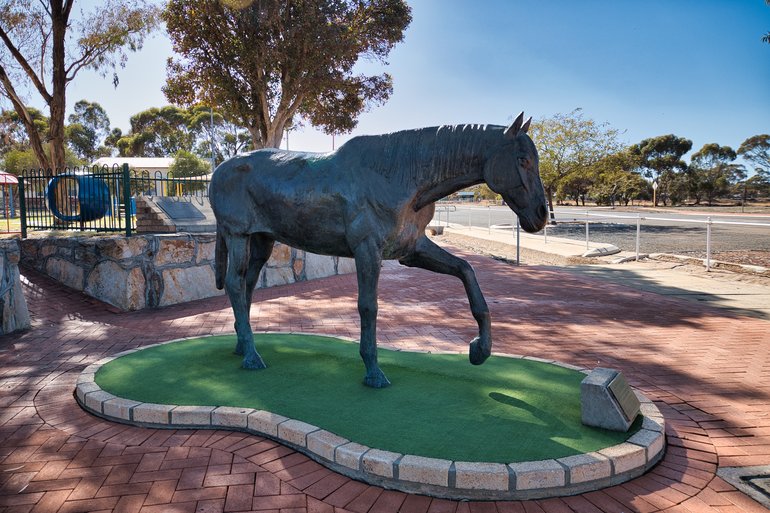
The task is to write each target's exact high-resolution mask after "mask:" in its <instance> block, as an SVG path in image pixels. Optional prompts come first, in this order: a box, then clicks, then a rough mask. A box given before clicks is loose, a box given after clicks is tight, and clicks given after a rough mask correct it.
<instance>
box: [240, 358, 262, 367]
mask: <svg viewBox="0 0 770 513" xmlns="http://www.w3.org/2000/svg"><path fill="white" fill-rule="evenodd" d="M241 367H243V368H244V369H266V368H267V365H265V362H264V361H263V360H262V357H261V356H259V355H257V356H256V357H253V358H244V359H243V364H242V365H241Z"/></svg>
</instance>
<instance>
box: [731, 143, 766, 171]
mask: <svg viewBox="0 0 770 513" xmlns="http://www.w3.org/2000/svg"><path fill="white" fill-rule="evenodd" d="M738 155H740V156H741V157H742V158H744V159H745V160H748V161H749V162H751V163H752V164H753V165H754V166H755V169H756V171H757V172H758V173H759V172H765V173H770V135H768V134H761V135H755V136H752V137H749V138H748V139H746V140H745V141H743V142H742V143H741V145H740V146H739V147H738Z"/></svg>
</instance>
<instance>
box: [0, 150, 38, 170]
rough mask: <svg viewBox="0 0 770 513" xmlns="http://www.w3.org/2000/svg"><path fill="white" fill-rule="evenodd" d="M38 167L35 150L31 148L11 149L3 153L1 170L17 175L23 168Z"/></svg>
mask: <svg viewBox="0 0 770 513" xmlns="http://www.w3.org/2000/svg"><path fill="white" fill-rule="evenodd" d="M37 167H39V164H38V162H37V157H36V156H35V152H33V151H32V150H31V149H29V148H28V149H26V150H18V149H12V150H10V151H8V152H6V154H5V155H3V171H5V172H7V173H11V174H14V175H19V174H21V172H22V171H23V170H25V169H35V168H37Z"/></svg>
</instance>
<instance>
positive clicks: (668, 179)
mask: <svg viewBox="0 0 770 513" xmlns="http://www.w3.org/2000/svg"><path fill="white" fill-rule="evenodd" d="M691 149H692V141H691V140H689V139H685V138H684V137H678V136H676V135H673V134H668V135H661V136H658V137H651V138H649V139H645V140H643V141H642V142H640V143H639V144H634V145H633V146H631V147H630V148H629V151H630V152H631V153H632V154H633V155H635V156H636V157H637V158H638V159H639V168H640V169H641V170H642V172H643V173H644V174H645V176H647V177H648V178H652V179H653V180H655V181H657V182H658V190H657V195H656V196H655V206H658V200H659V199H662V200H663V204H664V205H666V204H667V203H668V200H669V199H670V196H671V194H672V190H670V189H671V187H670V186H671V184H672V183H673V180H674V178H675V176H676V172H677V171H684V170H685V169H687V163H685V162H684V161H683V160H682V156H684V154H685V153H687V152H688V151H690V150H691Z"/></svg>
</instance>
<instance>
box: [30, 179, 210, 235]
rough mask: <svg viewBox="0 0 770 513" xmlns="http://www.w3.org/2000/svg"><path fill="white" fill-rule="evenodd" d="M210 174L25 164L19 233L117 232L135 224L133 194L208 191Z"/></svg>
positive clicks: (192, 194) (199, 194) (195, 194)
mask: <svg viewBox="0 0 770 513" xmlns="http://www.w3.org/2000/svg"><path fill="white" fill-rule="evenodd" d="M208 178H209V177H208V176H203V177H189V178H169V177H167V176H165V175H164V174H163V173H161V172H159V171H157V172H148V171H141V170H132V169H129V167H128V165H127V164H123V165H122V166H117V165H116V166H112V167H108V166H102V167H99V166H94V167H83V168H69V169H65V171H64V172H63V173H58V174H54V173H52V172H51V170H43V169H33V170H25V171H23V172H22V174H21V176H20V177H19V207H20V208H19V210H20V218H21V236H22V238H26V237H27V232H28V231H47V230H66V231H95V232H118V233H125V235H126V236H130V235H131V234H132V233H133V232H134V231H135V230H136V197H137V196H168V197H174V198H178V199H180V200H182V199H185V200H188V201H189V200H191V199H192V198H198V199H202V198H205V197H208V184H209V179H208Z"/></svg>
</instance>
